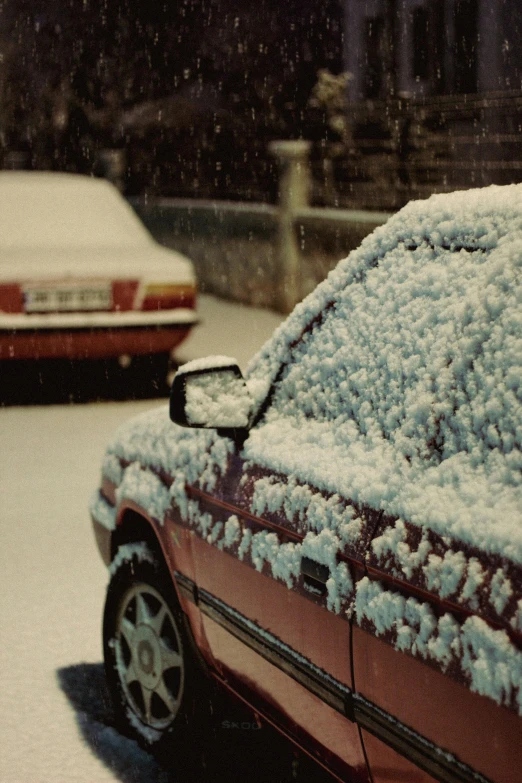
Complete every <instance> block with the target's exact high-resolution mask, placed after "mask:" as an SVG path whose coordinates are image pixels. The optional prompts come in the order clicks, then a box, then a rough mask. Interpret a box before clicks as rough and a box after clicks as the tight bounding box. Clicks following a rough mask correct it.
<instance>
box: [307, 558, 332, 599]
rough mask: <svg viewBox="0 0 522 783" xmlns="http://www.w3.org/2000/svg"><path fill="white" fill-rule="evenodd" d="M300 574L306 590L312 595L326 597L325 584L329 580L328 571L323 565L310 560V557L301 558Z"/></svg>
mask: <svg viewBox="0 0 522 783" xmlns="http://www.w3.org/2000/svg"><path fill="white" fill-rule="evenodd" d="M301 574H302V576H303V582H304V585H305V587H306V588H308V589H309V590H310V591H311V592H312V593H316V594H317V593H320V594H321V595H326V593H327V592H328V591H327V587H326V582H327V581H328V579H329V578H330V569H329V568H328V566H326V565H323V563H318V562H317V561H316V560H312V558H311V557H302V558H301Z"/></svg>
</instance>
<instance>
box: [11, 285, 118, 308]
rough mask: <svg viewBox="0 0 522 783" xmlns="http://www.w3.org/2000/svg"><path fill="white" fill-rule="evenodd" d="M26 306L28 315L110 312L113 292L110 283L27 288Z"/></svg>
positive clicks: (25, 293) (25, 291) (25, 292)
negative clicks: (94, 311)
mask: <svg viewBox="0 0 522 783" xmlns="http://www.w3.org/2000/svg"><path fill="white" fill-rule="evenodd" d="M24 304H25V312H26V313H51V312H52V313H70V312H79V311H80V312H81V311H86V310H110V309H111V307H112V290H111V285H110V283H88V284H85V283H82V284H79V285H72V284H67V285H53V286H38V285H35V286H26V288H25V289H24Z"/></svg>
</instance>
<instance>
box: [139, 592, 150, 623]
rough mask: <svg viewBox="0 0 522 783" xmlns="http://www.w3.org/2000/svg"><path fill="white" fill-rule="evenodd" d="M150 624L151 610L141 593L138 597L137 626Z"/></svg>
mask: <svg viewBox="0 0 522 783" xmlns="http://www.w3.org/2000/svg"><path fill="white" fill-rule="evenodd" d="M140 624H144V625H149V624H150V610H149V607H148V606H147V603H146V601H145V599H144V597H143V595H142V594H141V593H138V594H137V596H136V625H140Z"/></svg>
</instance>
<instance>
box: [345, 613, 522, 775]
mask: <svg viewBox="0 0 522 783" xmlns="http://www.w3.org/2000/svg"><path fill="white" fill-rule="evenodd" d="M353 634H354V638H353V649H354V672H355V680H356V685H357V691H358V693H360V694H361V695H362V696H364V697H365V698H367V699H369V700H370V701H373V702H374V703H375V704H378V705H379V707H380V709H382V710H383V711H385V712H386V713H387V714H388V715H390V716H391V718H392V719H393V720H395V721H398V722H400V723H402V724H403V725H404V726H405V727H408V729H410V730H413V731H417V732H418V733H419V734H420V735H422V737H423V738H424V739H425V740H427V741H428V743H433V745H434V746H435V747H437V748H441V749H443V750H444V752H445V753H448V754H452V755H453V757H454V758H453V762H452V763H451V764H450V766H451V767H452V768H453V770H454V772H455V774H456V775H458V774H459V767H458V763H457V760H458V761H459V762H461V763H464V764H467V765H468V768H472V769H473V770H474V771H475V772H476V773H479V774H480V775H482V776H484V778H485V779H487V780H494V781H498V782H499V783H516V782H517V781H518V780H519V779H520V770H521V769H522V744H521V743H520V718H519V717H518V715H516V714H515V713H514V712H511V711H509V710H507V709H506V708H504V707H499V706H498V705H497V704H495V703H494V702H493V701H492V700H491V699H488V698H486V697H484V696H480V695H479V694H477V693H472V692H471V691H470V690H469V688H468V687H466V685H464V684H461V683H459V682H457V681H455V680H453V679H451V678H450V677H448V676H446V675H444V674H442V673H441V672H439V671H436V670H434V669H433V668H432V667H430V666H428V665H426V663H424V662H423V661H421V660H417V659H415V658H412V657H411V656H409V655H408V654H406V653H404V652H398V651H397V650H395V649H394V647H393V646H392V645H391V644H390V643H389V642H387V641H383V640H381V639H379V638H377V637H376V636H375V635H373V634H372V633H368V632H367V631H364V630H362V629H360V628H358V627H357V626H355V627H354V629H353ZM405 683H407V690H406V692H405ZM365 749H366V752H367V754H368V760H369V764H370V767H371V769H372V772H373V774H374V776H375V777H374V783H381V780H382V781H383V783H384V781H385V780H386V774H388V775H391V771H388V772H387V773H386V774H384V775H381V777H379V775H375V771H374V769H375V767H378V766H379V765H380V764H381V761H380V758H379V755H378V753H379V749H380V746H379V745H376V744H372V743H371V742H369V743H367V742H366V740H365ZM413 751H414V749H413V748H412V751H410V752H413ZM406 753H408V751H407V750H406ZM401 755H402V754H401ZM428 760H429V759H428V756H427V755H426V757H425V761H426V762H428ZM388 763H389V764H391V765H392V770H395V771H396V774H397V775H399V773H400V771H401V769H402V768H403V766H404V765H403V764H402V762H398V760H397V759H396V760H395V761H392V760H389V761H388ZM400 774H402V772H401V773H400ZM395 779H399V780H402V778H401V777H396V778H395ZM447 779H450V778H449V777H448V778H447ZM456 779H458V777H456ZM469 779H471V777H470V778H469ZM419 780H420V781H422V783H424V778H423V777H422V776H421V777H420V778H419ZM426 780H431V777H429V776H428V777H427V778H426Z"/></svg>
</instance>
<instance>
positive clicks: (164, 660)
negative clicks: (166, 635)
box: [160, 642, 183, 672]
mask: <svg viewBox="0 0 522 783" xmlns="http://www.w3.org/2000/svg"><path fill="white" fill-rule="evenodd" d="M160 650H161V670H162V671H163V672H166V671H167V669H179V668H180V666H181V665H182V663H183V659H182V657H181V655H180V654H179V653H178V652H176V651H175V650H171V649H170V648H169V647H167V645H166V644H164V642H161V646H160Z"/></svg>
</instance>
